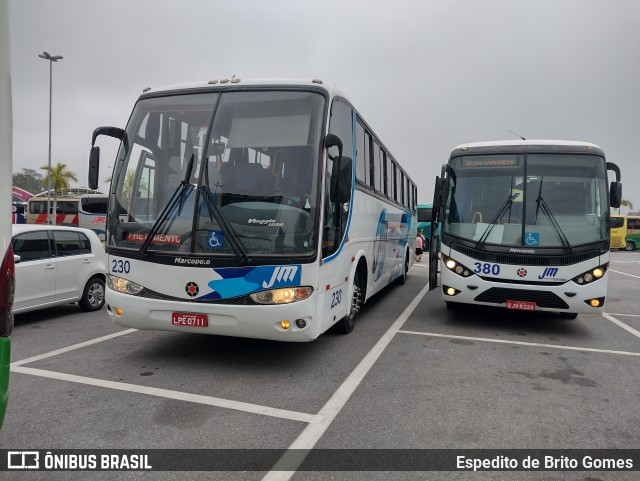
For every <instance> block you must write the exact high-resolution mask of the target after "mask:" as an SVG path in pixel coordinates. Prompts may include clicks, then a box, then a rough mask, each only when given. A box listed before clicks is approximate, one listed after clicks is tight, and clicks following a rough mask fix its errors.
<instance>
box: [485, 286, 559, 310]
mask: <svg viewBox="0 0 640 481" xmlns="http://www.w3.org/2000/svg"><path fill="white" fill-rule="evenodd" d="M474 300H475V301H477V302H490V303H492V304H504V303H505V302H507V301H529V302H535V303H536V305H537V306H538V307H548V308H552V309H569V305H568V304H567V303H566V302H564V301H563V300H562V299H560V297H558V296H557V295H556V294H554V293H553V292H549V291H530V290H527V289H505V288H503V287H492V288H491V289H487V290H486V291H484V292H483V293H481V294H480V295H478V296H477V297H476V298H475V299H474Z"/></svg>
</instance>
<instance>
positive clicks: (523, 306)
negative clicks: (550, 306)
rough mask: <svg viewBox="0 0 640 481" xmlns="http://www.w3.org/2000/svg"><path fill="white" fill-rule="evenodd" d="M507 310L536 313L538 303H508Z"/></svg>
mask: <svg viewBox="0 0 640 481" xmlns="http://www.w3.org/2000/svg"><path fill="white" fill-rule="evenodd" d="M507 309H516V310H518V311H535V310H536V303H535V302H529V301H507Z"/></svg>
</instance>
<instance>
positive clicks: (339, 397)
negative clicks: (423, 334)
mask: <svg viewBox="0 0 640 481" xmlns="http://www.w3.org/2000/svg"><path fill="white" fill-rule="evenodd" d="M427 292H429V286H428V285H426V286H425V287H424V288H423V289H422V290H421V291H420V293H419V294H418V295H417V296H416V297H415V299H414V300H413V301H411V304H409V305H408V306H407V308H406V309H405V310H404V311H403V312H402V314H400V317H398V318H397V319H396V320H395V321H394V323H393V324H392V325H391V327H390V328H389V329H388V330H387V332H385V333H384V334H383V336H382V337H381V338H380V340H378V342H377V343H376V345H375V346H373V348H371V350H370V351H369V352H368V353H367V355H366V356H365V357H364V358H363V359H362V361H360V364H358V365H357V366H356V368H355V369H354V370H353V371H352V372H351V374H349V376H348V377H347V379H345V380H344V382H343V383H342V385H341V386H340V387H339V388H338V390H337V391H336V392H334V393H333V395H332V396H331V398H330V399H329V400H328V401H327V403H326V404H325V405H324V406H323V407H322V409H321V410H320V412H319V413H318V416H317V418H316V420H315V421H314V422H312V423H310V424H309V425H308V426H307V427H306V428H305V429H304V430H303V431H302V433H300V435H299V436H298V437H297V438H296V440H295V441H294V442H293V444H291V446H289V449H312V448H313V447H314V446H315V445H316V443H317V442H318V441H319V440H320V438H321V437H322V435H323V434H324V433H325V431H326V430H327V428H328V427H329V426H330V425H331V423H332V422H333V420H334V419H335V418H336V416H337V415H338V413H339V412H340V411H341V410H342V408H343V407H344V406H345V404H346V403H347V401H348V400H349V398H350V397H351V395H352V394H353V393H354V391H355V390H356V388H357V387H358V386H359V385H360V383H361V382H362V380H363V379H364V377H365V376H366V375H367V373H368V372H369V371H370V370H371V368H372V367H373V365H374V364H375V363H376V361H377V360H378V358H379V357H380V355H381V354H382V353H383V352H384V350H385V349H386V347H387V346H388V345H389V343H390V342H391V340H392V339H393V337H394V336H395V335H396V334H397V333H398V332H400V328H401V327H402V326H403V324H404V323H405V321H406V320H407V319H408V318H409V316H410V315H411V313H413V311H414V310H415V308H416V307H417V306H418V303H419V302H420V301H421V300H422V298H423V297H424V296H425V294H426V293H427ZM303 461H304V457H303V456H300V452H299V451H298V452H297V453H296V454H294V455H292V454H290V453H289V452H285V454H284V455H283V456H282V458H280V460H279V461H278V462H277V463H276V464H275V466H274V467H273V468H272V470H271V471H269V472H268V473H267V474H266V475H265V476H264V478H262V481H276V480H277V481H288V480H289V479H291V477H292V476H293V475H294V474H295V471H280V470H279V469H280V466H282V464H281V463H286V466H300V464H301V463H302V462H303Z"/></svg>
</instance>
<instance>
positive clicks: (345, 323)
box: [333, 271, 363, 334]
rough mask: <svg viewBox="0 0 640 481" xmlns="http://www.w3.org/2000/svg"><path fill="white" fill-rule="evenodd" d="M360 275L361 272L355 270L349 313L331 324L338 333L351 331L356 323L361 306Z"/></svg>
mask: <svg viewBox="0 0 640 481" xmlns="http://www.w3.org/2000/svg"><path fill="white" fill-rule="evenodd" d="M361 276H362V274H361V273H360V271H356V273H355V276H354V278H353V291H352V294H351V305H350V306H349V313H348V314H347V315H346V316H345V317H343V318H342V319H340V320H339V321H338V322H336V323H335V324H334V325H333V331H334V332H337V333H339V334H349V333H350V332H351V331H353V328H354V327H355V325H356V319H357V318H358V313H359V312H360V308H361V307H362V297H363V293H362V280H361Z"/></svg>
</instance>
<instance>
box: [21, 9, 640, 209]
mask: <svg viewBox="0 0 640 481" xmlns="http://www.w3.org/2000/svg"><path fill="white" fill-rule="evenodd" d="M639 24H640V1H637V0H535V1H532V0H482V1H479V0H393V1H390V0H384V1H380V0H322V1H318V2H310V1H306V0H268V1H262V0H228V1H222V0H207V1H205V0H203V1H196V0H177V1H173V0H137V1H133V0H108V1H106V0H101V1H99V0H56V1H51V0H12V1H11V2H10V28H11V66H12V72H11V74H12V83H13V120H14V125H13V136H14V137H13V139H14V140H13V168H14V171H19V170H20V169H21V168H22V167H28V168H33V169H38V168H40V167H41V166H42V165H45V164H46V163H47V155H48V150H47V149H48V120H49V65H48V62H47V61H45V60H43V59H40V58H38V54H39V53H41V52H42V51H47V52H49V53H51V54H52V55H62V56H63V57H64V59H63V60H61V61H60V62H59V63H57V64H54V69H53V135H52V139H53V140H52V162H53V163H56V162H64V163H66V164H68V165H69V167H70V168H71V169H72V170H74V171H75V172H76V173H77V174H78V176H79V178H80V181H81V183H82V184H83V185H86V178H87V163H88V153H89V147H90V142H91V133H92V131H93V129H94V128H95V127H98V126H102V125H115V126H120V127H124V126H125V124H126V121H127V119H128V117H129V114H130V111H131V108H132V106H133V103H134V101H135V100H136V99H137V97H138V96H139V95H140V93H141V92H142V89H143V88H144V87H147V86H160V85H165V84H172V83H178V82H186V81H192V80H207V79H213V78H223V77H230V76H232V75H236V76H238V77H240V78H248V77H299V78H307V79H310V78H321V79H324V80H328V81H331V82H334V83H336V84H338V85H339V86H340V87H341V88H342V89H343V90H344V91H345V93H346V94H347V95H348V96H349V97H350V98H351V100H352V101H353V103H354V104H355V105H356V107H357V108H358V110H359V111H360V112H361V113H362V114H363V116H364V117H365V118H366V119H367V121H368V122H369V124H370V125H371V126H372V127H373V129H374V130H375V131H376V133H377V134H378V136H379V137H380V138H381V139H382V140H383V142H384V143H385V144H386V145H387V147H388V148H389V149H390V150H391V152H392V153H393V154H394V155H395V157H396V158H397V159H398V160H399V162H400V163H401V164H402V165H403V166H404V167H405V168H406V170H407V171H408V172H409V174H410V175H411V176H412V178H413V179H414V181H415V182H416V184H417V185H418V192H419V194H418V198H419V200H420V201H421V202H425V203H426V202H430V201H431V198H432V191H433V179H434V177H435V175H437V173H438V172H439V170H440V165H441V164H442V163H443V162H445V161H446V160H447V158H448V155H449V152H450V151H451V150H452V149H453V148H454V147H455V146H456V145H458V144H460V143H465V142H472V141H484V140H501V139H511V138H514V137H513V135H512V134H510V133H509V132H508V131H507V130H508V129H511V130H513V131H515V132H518V133H519V134H521V135H523V136H525V137H526V138H528V139H536V138H537V139H564V140H585V141H590V142H594V143H596V144H598V145H600V147H602V148H603V149H604V151H605V153H606V154H607V159H608V160H609V161H611V162H616V163H617V164H618V165H620V167H621V169H622V175H623V185H624V197H625V198H627V199H629V200H631V201H632V202H633V204H634V206H635V207H636V209H635V210H639V208H640V188H638V185H640V182H639V180H640V162H639V159H638V155H639V154H638V150H637V149H635V147H634V146H635V140H637V138H638V137H637V136H638V135H639V134H640V27H639V26H638V25H639ZM106 142H107V143H108V142H109V141H106ZM114 143H115V142H114ZM102 153H103V155H102V161H103V163H102V167H103V169H104V170H106V166H107V165H112V162H110V160H111V159H112V158H113V156H114V155H115V147H113V150H112V151H111V152H109V146H106V148H105V147H104V146H103V152H102ZM103 174H104V175H101V177H102V178H104V177H105V175H106V174H105V173H104V171H103Z"/></svg>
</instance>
